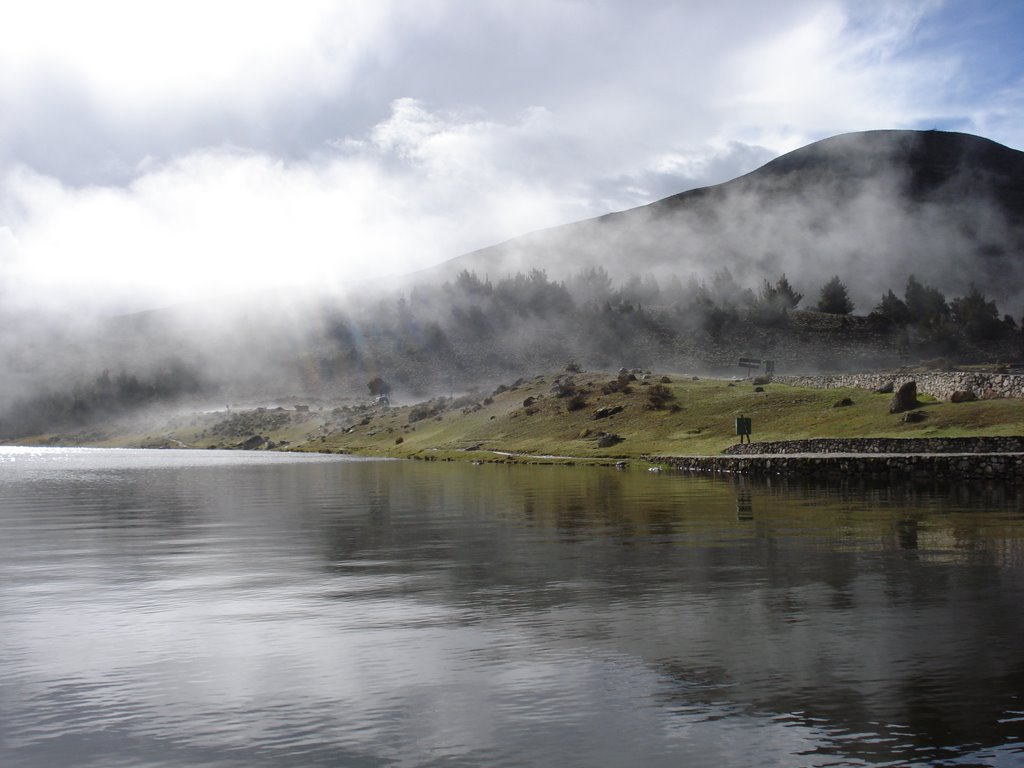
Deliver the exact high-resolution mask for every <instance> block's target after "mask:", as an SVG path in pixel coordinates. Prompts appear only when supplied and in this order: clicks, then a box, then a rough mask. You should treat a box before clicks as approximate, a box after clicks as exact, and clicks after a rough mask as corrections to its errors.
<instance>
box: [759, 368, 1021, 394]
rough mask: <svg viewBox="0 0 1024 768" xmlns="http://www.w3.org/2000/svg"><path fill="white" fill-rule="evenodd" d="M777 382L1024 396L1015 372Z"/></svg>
mask: <svg viewBox="0 0 1024 768" xmlns="http://www.w3.org/2000/svg"><path fill="white" fill-rule="evenodd" d="M773 381H775V382H777V383H779V384H790V385H792V386H795V387H813V388H814V389H836V388H838V387H859V388H861V389H878V388H879V387H881V386H882V385H884V384H888V383H890V382H892V383H893V384H894V386H895V387H896V388H897V389H898V388H899V386H900V385H901V384H903V383H904V382H907V381H916V382H917V389H918V391H919V392H925V393H927V394H929V395H931V396H932V397H936V398H938V399H939V400H949V399H950V398H951V397H952V396H953V393H954V392H962V391H969V392H973V393H974V394H975V395H976V396H977V397H978V399H980V400H994V399H999V398H1020V399H1024V375H1020V374H1011V373H964V372H951V373H939V372H935V373H919V374H907V373H841V374H820V375H806V376H776V377H775V378H774V379H773Z"/></svg>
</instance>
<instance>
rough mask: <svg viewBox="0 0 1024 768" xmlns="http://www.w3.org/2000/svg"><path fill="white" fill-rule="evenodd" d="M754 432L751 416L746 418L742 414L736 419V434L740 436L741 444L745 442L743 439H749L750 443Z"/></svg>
mask: <svg viewBox="0 0 1024 768" xmlns="http://www.w3.org/2000/svg"><path fill="white" fill-rule="evenodd" d="M751 431H752V425H751V419H750V417H749V416H744V415H743V414H742V413H741V414H740V415H739V416H737V417H736V434H737V435H739V436H740V442H741V443H742V442H743V438H744V437H745V438H747V442H748V443H749V442H750V433H751Z"/></svg>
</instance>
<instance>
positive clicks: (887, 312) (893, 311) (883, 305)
mask: <svg viewBox="0 0 1024 768" xmlns="http://www.w3.org/2000/svg"><path fill="white" fill-rule="evenodd" d="M874 314H875V315H876V316H878V317H879V318H881V319H882V320H884V321H885V322H887V323H890V324H891V325H906V324H907V323H908V322H910V312H909V311H908V310H907V305H906V304H905V303H904V302H903V300H902V299H901V298H900V297H899V296H897V295H896V294H895V293H893V292H892V288H890V289H889V291H888V293H885V294H884V295H883V296H882V300H881V301H880V302H878V306H876V307H875V310H874Z"/></svg>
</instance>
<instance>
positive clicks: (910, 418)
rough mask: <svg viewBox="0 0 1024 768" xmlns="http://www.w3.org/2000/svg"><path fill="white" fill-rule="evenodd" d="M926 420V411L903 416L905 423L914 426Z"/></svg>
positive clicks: (911, 412)
mask: <svg viewBox="0 0 1024 768" xmlns="http://www.w3.org/2000/svg"><path fill="white" fill-rule="evenodd" d="M925 418H927V416H926V414H925V413H924V411H910V412H908V413H904V414H903V423H904V424H913V423H915V422H918V421H924V420H925Z"/></svg>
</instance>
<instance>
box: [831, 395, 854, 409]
mask: <svg viewBox="0 0 1024 768" xmlns="http://www.w3.org/2000/svg"><path fill="white" fill-rule="evenodd" d="M850 405H853V400H851V399H850V398H848V397H844V398H843V399H842V400H836V401H835V402H834V403H832V407H833V408H846V407H847V406H850Z"/></svg>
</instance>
